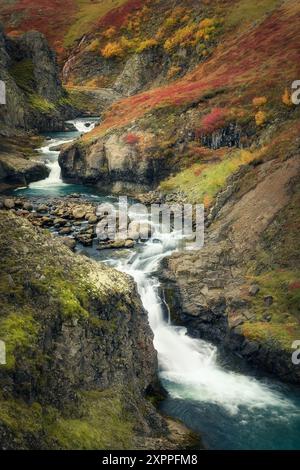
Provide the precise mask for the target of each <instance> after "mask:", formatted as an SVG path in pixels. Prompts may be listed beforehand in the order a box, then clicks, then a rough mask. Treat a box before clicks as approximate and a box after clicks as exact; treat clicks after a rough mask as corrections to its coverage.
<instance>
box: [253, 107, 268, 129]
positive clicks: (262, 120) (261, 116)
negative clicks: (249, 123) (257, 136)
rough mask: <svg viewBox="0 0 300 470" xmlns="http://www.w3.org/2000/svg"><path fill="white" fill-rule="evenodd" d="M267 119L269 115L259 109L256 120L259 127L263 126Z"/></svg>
mask: <svg viewBox="0 0 300 470" xmlns="http://www.w3.org/2000/svg"><path fill="white" fill-rule="evenodd" d="M266 120H267V115H266V113H265V112H264V111H258V112H257V113H256V114H255V122H256V125H257V126H258V127H259V126H263V125H264V124H265V122H266Z"/></svg>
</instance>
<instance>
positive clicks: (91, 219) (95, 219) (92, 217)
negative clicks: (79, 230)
mask: <svg viewBox="0 0 300 470" xmlns="http://www.w3.org/2000/svg"><path fill="white" fill-rule="evenodd" d="M97 222H98V217H97V216H96V215H90V217H89V218H88V223H89V224H96V223H97Z"/></svg>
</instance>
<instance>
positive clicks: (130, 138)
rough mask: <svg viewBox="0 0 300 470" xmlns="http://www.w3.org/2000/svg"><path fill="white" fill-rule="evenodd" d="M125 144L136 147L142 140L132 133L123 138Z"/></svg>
mask: <svg viewBox="0 0 300 470" xmlns="http://www.w3.org/2000/svg"><path fill="white" fill-rule="evenodd" d="M123 140H124V142H125V144H128V145H136V144H138V143H139V141H140V138H139V136H138V135H136V134H133V133H130V134H127V135H125V137H124V138H123Z"/></svg>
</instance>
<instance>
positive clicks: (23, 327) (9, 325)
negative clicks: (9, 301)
mask: <svg viewBox="0 0 300 470" xmlns="http://www.w3.org/2000/svg"><path fill="white" fill-rule="evenodd" d="M38 331H39V324H38V323H37V321H36V320H34V318H33V312H32V311H30V309H29V308H23V309H20V308H19V309H18V310H17V312H13V313H10V314H9V315H8V316H6V317H4V318H1V320H0V337H1V339H2V341H5V343H6V353H7V364H6V367H7V368H8V369H11V368H13V367H14V365H15V354H14V353H15V351H16V350H17V349H18V350H19V351H21V352H22V353H27V354H28V351H29V350H30V349H33V348H34V347H35V345H36V341H37V337H38Z"/></svg>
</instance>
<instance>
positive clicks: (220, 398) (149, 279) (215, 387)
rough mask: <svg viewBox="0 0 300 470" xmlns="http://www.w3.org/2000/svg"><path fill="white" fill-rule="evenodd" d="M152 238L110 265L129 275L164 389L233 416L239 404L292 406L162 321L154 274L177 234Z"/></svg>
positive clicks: (206, 345) (203, 343)
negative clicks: (145, 314)
mask: <svg viewBox="0 0 300 470" xmlns="http://www.w3.org/2000/svg"><path fill="white" fill-rule="evenodd" d="M153 239H155V243H153ZM153 239H151V240H149V241H148V242H147V243H146V244H145V245H144V247H143V248H142V249H141V251H140V252H138V253H135V254H133V255H132V257H131V258H130V259H127V260H126V259H125V260H124V259H120V260H118V261H117V264H115V267H116V268H117V269H119V270H121V271H123V272H126V273H127V274H129V275H131V276H132V277H133V278H134V280H135V282H136V284H137V287H138V291H139V294H140V296H141V299H142V302H143V305H144V307H145V309H146V311H147V312H148V315H149V323H150V326H151V328H152V330H153V333H154V345H155V348H156V350H157V353H158V360H159V368H160V376H161V378H162V379H163V380H164V381H166V383H167V384H168V387H167V388H168V391H169V393H170V394H171V395H173V396H174V397H177V398H182V399H191V400H196V401H198V402H199V403H200V402H202V403H213V404H217V405H219V406H222V407H223V408H225V409H226V411H227V412H228V413H230V414H233V415H234V414H235V413H237V412H238V411H239V407H244V406H246V407H248V408H252V409H253V408H256V409H258V408H262V409H265V408H267V407H280V409H281V413H282V409H286V410H287V409H289V410H291V409H292V408H293V406H294V405H293V404H292V403H291V402H290V401H289V400H287V399H285V397H284V396H283V395H282V394H281V393H279V391H277V390H276V389H273V388H272V387H271V386H270V385H266V384H264V383H262V382H260V381H258V380H257V379H255V378H251V377H249V376H246V375H243V374H240V373H235V372H232V371H227V370H225V369H223V368H222V367H221V366H220V365H219V364H218V358H217V348H216V347H215V346H213V345H212V344H210V343H209V342H207V341H203V340H199V339H195V338H191V337H189V336H188V335H187V331H186V329H185V328H183V327H178V326H174V325H172V324H170V323H169V322H168V321H167V320H165V318H164V310H163V300H162V299H161V298H160V296H159V282H158V281H157V280H156V279H155V277H154V276H153V273H154V272H155V271H156V270H157V267H158V264H159V261H160V260H161V259H162V258H164V257H165V256H168V255H170V254H171V253H172V252H173V251H175V250H176V248H177V245H178V237H177V236H176V234H161V233H159V231H156V233H154V235H153ZM158 242H159V243H158Z"/></svg>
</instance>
